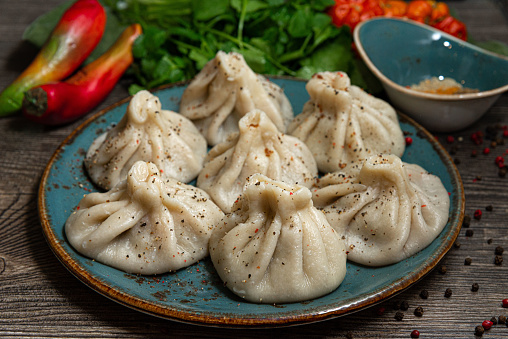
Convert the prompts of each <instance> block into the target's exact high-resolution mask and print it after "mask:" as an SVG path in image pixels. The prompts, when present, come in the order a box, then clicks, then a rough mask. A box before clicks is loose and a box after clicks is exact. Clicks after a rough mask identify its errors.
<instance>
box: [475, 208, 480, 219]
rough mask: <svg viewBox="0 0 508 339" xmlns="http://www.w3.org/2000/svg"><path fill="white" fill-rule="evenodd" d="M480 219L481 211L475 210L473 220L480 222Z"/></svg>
mask: <svg viewBox="0 0 508 339" xmlns="http://www.w3.org/2000/svg"><path fill="white" fill-rule="evenodd" d="M481 217H482V210H476V211H474V218H475V219H476V220H480V219H481Z"/></svg>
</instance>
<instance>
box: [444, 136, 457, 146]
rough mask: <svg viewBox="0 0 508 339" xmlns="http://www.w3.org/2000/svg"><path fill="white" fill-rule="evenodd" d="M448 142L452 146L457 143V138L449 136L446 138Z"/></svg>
mask: <svg viewBox="0 0 508 339" xmlns="http://www.w3.org/2000/svg"><path fill="white" fill-rule="evenodd" d="M446 141H447V142H448V143H449V144H452V143H453V142H454V141H455V138H454V137H453V135H449V136H447V137H446Z"/></svg>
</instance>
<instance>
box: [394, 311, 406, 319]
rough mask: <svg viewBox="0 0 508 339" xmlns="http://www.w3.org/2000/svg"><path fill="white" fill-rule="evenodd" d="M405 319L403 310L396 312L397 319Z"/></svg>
mask: <svg viewBox="0 0 508 339" xmlns="http://www.w3.org/2000/svg"><path fill="white" fill-rule="evenodd" d="M402 319H404V313H402V312H400V311H399V312H395V320H398V321H402Z"/></svg>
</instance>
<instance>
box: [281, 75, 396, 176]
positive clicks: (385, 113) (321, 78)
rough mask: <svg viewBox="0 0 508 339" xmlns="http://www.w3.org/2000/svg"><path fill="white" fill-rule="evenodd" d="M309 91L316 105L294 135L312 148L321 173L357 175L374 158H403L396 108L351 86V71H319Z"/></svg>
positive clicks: (298, 121)
mask: <svg viewBox="0 0 508 339" xmlns="http://www.w3.org/2000/svg"><path fill="white" fill-rule="evenodd" d="M305 88H306V89H307V92H308V93H309V95H310V101H308V102H307V103H306V104H305V105H304V107H303V112H302V113H301V114H299V115H297V116H296V117H295V118H294V120H293V121H292V122H291V125H290V126H289V127H288V134H291V135H294V136H295V137H298V138H299V139H301V140H302V141H303V142H305V143H306V144H307V146H308V147H309V148H310V150H311V151H312V154H313V155H314V158H315V159H316V162H317V164H318V168H319V170H320V171H322V172H324V173H328V172H335V171H338V170H344V171H347V172H348V173H355V172H357V171H358V167H359V165H360V164H361V162H362V161H363V160H365V159H366V158H368V157H369V156H371V155H376V154H380V153H386V154H395V155H397V156H399V157H401V156H402V154H403V153H404V148H405V142H404V136H403V133H402V130H401V129H400V126H399V122H398V119H397V114H396V113H395V110H394V109H393V108H392V107H391V106H390V105H389V104H388V103H386V102H385V101H383V100H381V99H377V98H375V97H373V96H371V95H369V94H367V93H366V92H364V91H363V90H362V89H361V88H359V87H357V86H353V85H351V82H350V80H349V77H348V76H347V74H346V73H343V72H335V73H332V72H321V73H316V74H315V75H314V76H313V77H312V79H310V80H309V81H308V83H307V85H306V87H305ZM346 166H347V168H346Z"/></svg>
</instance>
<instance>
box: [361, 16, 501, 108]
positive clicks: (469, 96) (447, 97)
mask: <svg viewBox="0 0 508 339" xmlns="http://www.w3.org/2000/svg"><path fill="white" fill-rule="evenodd" d="M372 21H400V22H404V23H407V24H410V25H414V26H418V27H420V28H422V29H424V30H426V31H429V32H435V33H439V34H441V35H443V36H445V37H446V38H447V39H450V40H452V41H454V42H456V43H458V44H461V45H463V46H466V47H467V48H471V49H474V50H476V51H478V52H479V53H482V54H487V55H490V56H493V57H496V58H499V59H504V60H506V61H508V57H505V56H503V55H500V54H496V53H493V52H490V51H487V50H484V49H482V48H480V47H478V46H475V45H473V44H471V43H469V42H466V41H464V40H461V39H459V38H456V37H454V36H452V35H450V34H448V33H445V32H443V31H441V30H438V29H437V28H434V27H431V26H429V25H426V24H422V23H420V22H417V21H414V20H411V19H408V18H394V17H376V18H372V19H369V20H366V21H363V22H361V23H360V24H358V25H357V26H356V27H355V29H354V32H353V39H354V42H355V45H356V48H357V50H358V52H359V54H360V56H361V58H362V59H363V61H364V62H365V64H366V65H367V67H368V68H369V69H370V70H371V71H372V72H373V73H374V74H375V75H376V76H377V77H378V78H379V79H380V80H381V81H382V82H383V83H384V84H385V85H387V86H390V87H391V88H393V89H395V90H397V91H399V92H402V93H404V94H406V95H409V96H412V97H418V98H420V99H428V100H434V101H461V100H474V99H480V98H484V97H491V96H495V95H500V94H502V93H503V92H505V91H507V90H508V83H507V84H506V85H504V86H501V87H497V88H494V89H491V90H487V91H481V92H476V93H464V94H434V93H426V92H420V91H416V90H412V89H410V88H407V87H404V86H402V85H399V84H397V83H396V82H394V81H392V80H391V79H389V78H388V77H387V76H386V75H384V74H383V73H382V72H381V71H380V70H379V69H378V68H377V67H376V65H374V63H373V62H372V60H371V59H370V58H369V56H368V55H367V52H366V51H365V49H364V48H363V45H362V41H361V39H360V31H361V29H362V28H363V27H364V26H365V25H368V24H369V23H370V22H372Z"/></svg>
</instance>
